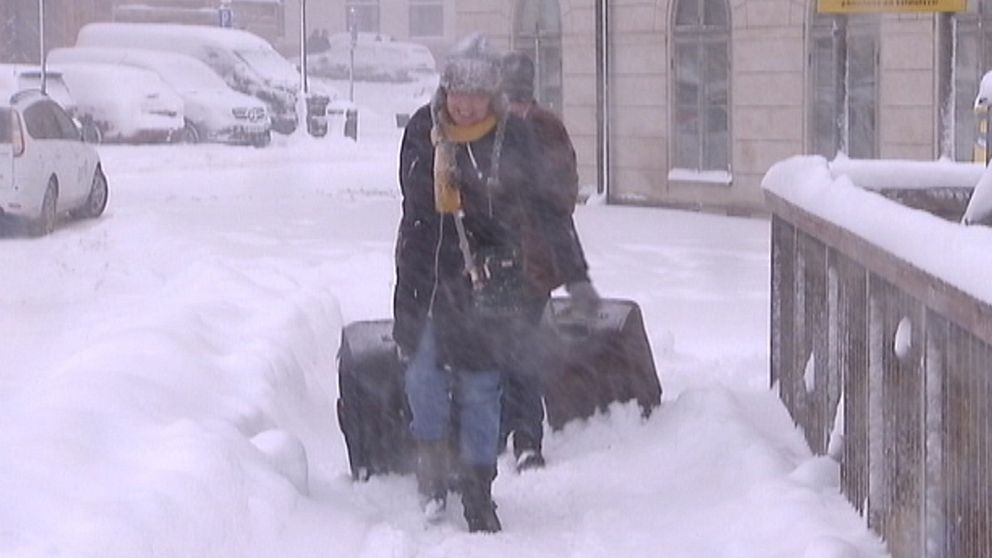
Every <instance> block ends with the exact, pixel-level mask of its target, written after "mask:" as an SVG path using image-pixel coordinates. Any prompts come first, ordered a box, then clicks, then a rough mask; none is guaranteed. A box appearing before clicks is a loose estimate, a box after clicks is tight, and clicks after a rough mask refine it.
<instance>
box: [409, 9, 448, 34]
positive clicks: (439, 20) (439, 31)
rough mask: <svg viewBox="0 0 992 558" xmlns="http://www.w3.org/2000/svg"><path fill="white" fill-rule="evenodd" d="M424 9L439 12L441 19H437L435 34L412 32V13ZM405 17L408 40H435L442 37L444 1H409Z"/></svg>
mask: <svg viewBox="0 0 992 558" xmlns="http://www.w3.org/2000/svg"><path fill="white" fill-rule="evenodd" d="M425 8H431V9H436V10H440V12H441V17H440V18H439V19H438V22H439V23H438V28H437V32H436V33H431V32H428V33H422V32H420V31H415V30H414V16H413V14H414V12H415V11H418V10H423V9H425ZM407 17H408V19H409V24H408V28H409V29H408V31H409V33H410V38H428V39H430V38H436V37H443V36H444V24H445V13H444V0H410V2H409V6H408V11H407Z"/></svg>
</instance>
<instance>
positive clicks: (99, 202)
mask: <svg viewBox="0 0 992 558" xmlns="http://www.w3.org/2000/svg"><path fill="white" fill-rule="evenodd" d="M109 193H110V192H109V189H108V188H107V177H106V176H105V175H104V174H103V169H101V168H100V167H97V168H96V172H94V173H93V183H92V184H90V195H89V196H88V197H87V198H86V203H85V204H84V205H83V207H81V208H80V209H79V212H78V215H79V217H80V218H82V219H93V218H96V217H99V216H100V215H102V214H103V210H104V209H106V207H107V197H108V196H109Z"/></svg>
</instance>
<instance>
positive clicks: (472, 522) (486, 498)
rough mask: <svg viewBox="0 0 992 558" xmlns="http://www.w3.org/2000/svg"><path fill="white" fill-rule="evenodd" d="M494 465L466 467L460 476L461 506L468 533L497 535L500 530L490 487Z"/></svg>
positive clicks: (493, 474) (494, 475)
mask: <svg viewBox="0 0 992 558" xmlns="http://www.w3.org/2000/svg"><path fill="white" fill-rule="evenodd" d="M494 478H496V466H495V465H482V466H478V465H476V466H467V467H465V470H464V473H463V474H462V506H464V508H465V521H466V522H467V523H468V530H469V532H470V533H479V532H482V533H497V532H499V531H500V530H502V528H503V527H502V525H500V523H499V518H498V517H496V504H494V503H493V496H492V485H493V479H494Z"/></svg>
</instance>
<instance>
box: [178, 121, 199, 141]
mask: <svg viewBox="0 0 992 558" xmlns="http://www.w3.org/2000/svg"><path fill="white" fill-rule="evenodd" d="M201 141H203V135H202V134H201V133H200V129H199V128H197V127H196V124H193V123H192V122H190V121H189V120H187V121H186V125H185V126H184V127H183V129H182V132H180V142H181V143H200V142H201Z"/></svg>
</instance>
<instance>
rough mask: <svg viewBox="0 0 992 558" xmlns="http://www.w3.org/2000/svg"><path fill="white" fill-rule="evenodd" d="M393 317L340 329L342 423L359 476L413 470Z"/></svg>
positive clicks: (339, 406) (356, 476)
mask: <svg viewBox="0 0 992 558" xmlns="http://www.w3.org/2000/svg"><path fill="white" fill-rule="evenodd" d="M392 329H393V322H392V320H375V321H362V322H354V323H351V324H349V325H348V326H346V327H345V328H344V330H343V331H342V333H341V350H340V352H339V353H338V387H339V392H338V393H339V397H338V402H337V411H338V423H339V424H340V426H341V431H342V432H343V433H344V440H345V445H347V447H348V462H349V465H350V466H351V476H352V478H354V479H355V480H367V479H368V478H369V476H371V475H378V474H385V473H400V474H402V473H408V472H411V471H412V470H413V465H414V463H413V459H414V452H413V447H414V443H413V438H412V436H411V434H410V417H411V415H410V407H409V405H408V404H407V400H406V393H405V391H404V388H403V370H404V369H403V366H402V365H401V363H400V361H399V356H398V354H397V352H396V343H395V342H394V341H393V337H392Z"/></svg>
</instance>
